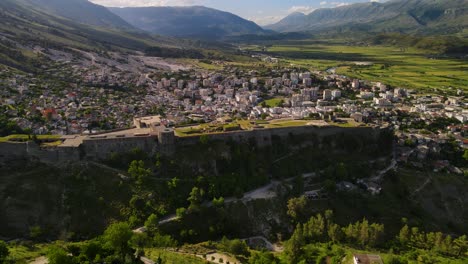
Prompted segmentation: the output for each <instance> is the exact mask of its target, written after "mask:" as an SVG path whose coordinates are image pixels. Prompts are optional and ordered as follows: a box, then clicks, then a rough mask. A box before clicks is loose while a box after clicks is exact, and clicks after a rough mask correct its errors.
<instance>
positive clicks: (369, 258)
mask: <svg viewBox="0 0 468 264" xmlns="http://www.w3.org/2000/svg"><path fill="white" fill-rule="evenodd" d="M353 260H354V264H383V262H382V258H381V257H380V256H379V255H367V254H354V255H353Z"/></svg>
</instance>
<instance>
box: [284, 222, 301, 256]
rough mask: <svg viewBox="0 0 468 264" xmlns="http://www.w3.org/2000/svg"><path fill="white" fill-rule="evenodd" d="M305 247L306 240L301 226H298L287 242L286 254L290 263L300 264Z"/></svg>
mask: <svg viewBox="0 0 468 264" xmlns="http://www.w3.org/2000/svg"><path fill="white" fill-rule="evenodd" d="M304 245H305V239H304V235H303V230H302V226H301V224H298V225H297V226H296V229H295V230H294V233H293V235H292V236H291V238H290V239H289V240H288V241H287V242H286V245H285V253H286V256H287V258H288V260H289V263H298V262H299V261H298V260H299V259H300V256H301V255H302V247H303V246H304Z"/></svg>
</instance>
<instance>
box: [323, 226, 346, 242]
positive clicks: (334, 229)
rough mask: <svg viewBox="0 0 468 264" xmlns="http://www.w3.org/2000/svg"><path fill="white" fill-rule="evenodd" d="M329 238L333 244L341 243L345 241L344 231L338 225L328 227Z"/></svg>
mask: <svg viewBox="0 0 468 264" xmlns="http://www.w3.org/2000/svg"><path fill="white" fill-rule="evenodd" d="M327 234H328V237H329V238H330V240H331V241H333V242H335V243H336V242H340V241H341V240H342V239H343V231H342V230H341V227H340V226H339V225H337V224H330V225H329V226H328V232H327Z"/></svg>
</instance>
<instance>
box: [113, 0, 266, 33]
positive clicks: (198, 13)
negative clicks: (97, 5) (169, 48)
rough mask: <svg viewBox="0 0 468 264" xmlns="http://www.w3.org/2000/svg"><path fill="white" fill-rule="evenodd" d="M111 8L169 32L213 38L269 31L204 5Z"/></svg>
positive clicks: (140, 24) (133, 22)
mask: <svg viewBox="0 0 468 264" xmlns="http://www.w3.org/2000/svg"><path fill="white" fill-rule="evenodd" d="M109 9H110V10H111V11H112V12H114V13H115V14H117V15H119V16H120V17H121V18H123V19H124V20H126V21H127V22H128V23H130V24H131V25H133V26H135V27H137V28H139V29H142V30H145V31H148V32H152V33H155V34H160V35H165V36H174V37H185V38H199V39H213V38H222V37H225V36H236V35H245V34H263V33H265V32H266V31H264V30H263V29H262V28H261V27H260V26H258V25H257V24H255V23H254V22H252V21H248V20H245V19H243V18H241V17H239V16H236V15H234V14H231V13H228V12H223V11H219V10H216V9H212V8H207V7H203V6H190V7H131V8H109Z"/></svg>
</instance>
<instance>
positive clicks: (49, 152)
mask: <svg viewBox="0 0 468 264" xmlns="http://www.w3.org/2000/svg"><path fill="white" fill-rule="evenodd" d="M381 130H382V128H379V127H352V128H343V127H336V126H301V127H283V128H268V129H254V130H243V131H233V132H225V133H218V134H206V135H205V136H206V137H207V139H208V140H210V141H235V142H239V143H242V142H248V141H250V140H254V141H255V142H256V143H257V144H258V146H269V145H271V144H272V138H273V137H275V136H276V137H281V138H285V137H288V136H290V135H311V136H312V135H313V136H315V137H317V139H318V140H322V139H324V138H326V137H327V136H333V135H340V134H343V135H355V136H358V137H362V138H368V139H370V140H371V139H377V137H378V136H379V134H380V132H381ZM200 137H201V136H200V135H198V136H187V137H178V136H176V135H175V134H174V131H173V130H172V129H167V128H162V129H161V130H159V131H158V132H157V133H156V134H143V135H130V136H122V135H120V136H115V135H114V136H105V135H100V136H89V137H84V138H83V140H82V142H80V143H79V144H78V145H76V146H66V145H63V146H57V147H47V148H40V147H39V145H37V144H35V143H34V142H25V143H10V142H2V143H0V161H3V162H5V161H7V160H8V159H11V158H18V157H22V158H28V159H36V160H40V161H42V162H46V163H57V162H67V161H68V162H74V161H80V160H103V159H108V158H109V157H110V156H111V155H112V154H113V153H124V152H128V151H131V150H132V149H135V148H138V149H141V150H142V151H144V152H147V153H151V154H154V153H158V152H159V153H162V154H165V155H170V154H172V153H174V151H175V149H176V147H177V146H188V145H193V144H196V143H198V142H200Z"/></svg>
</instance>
